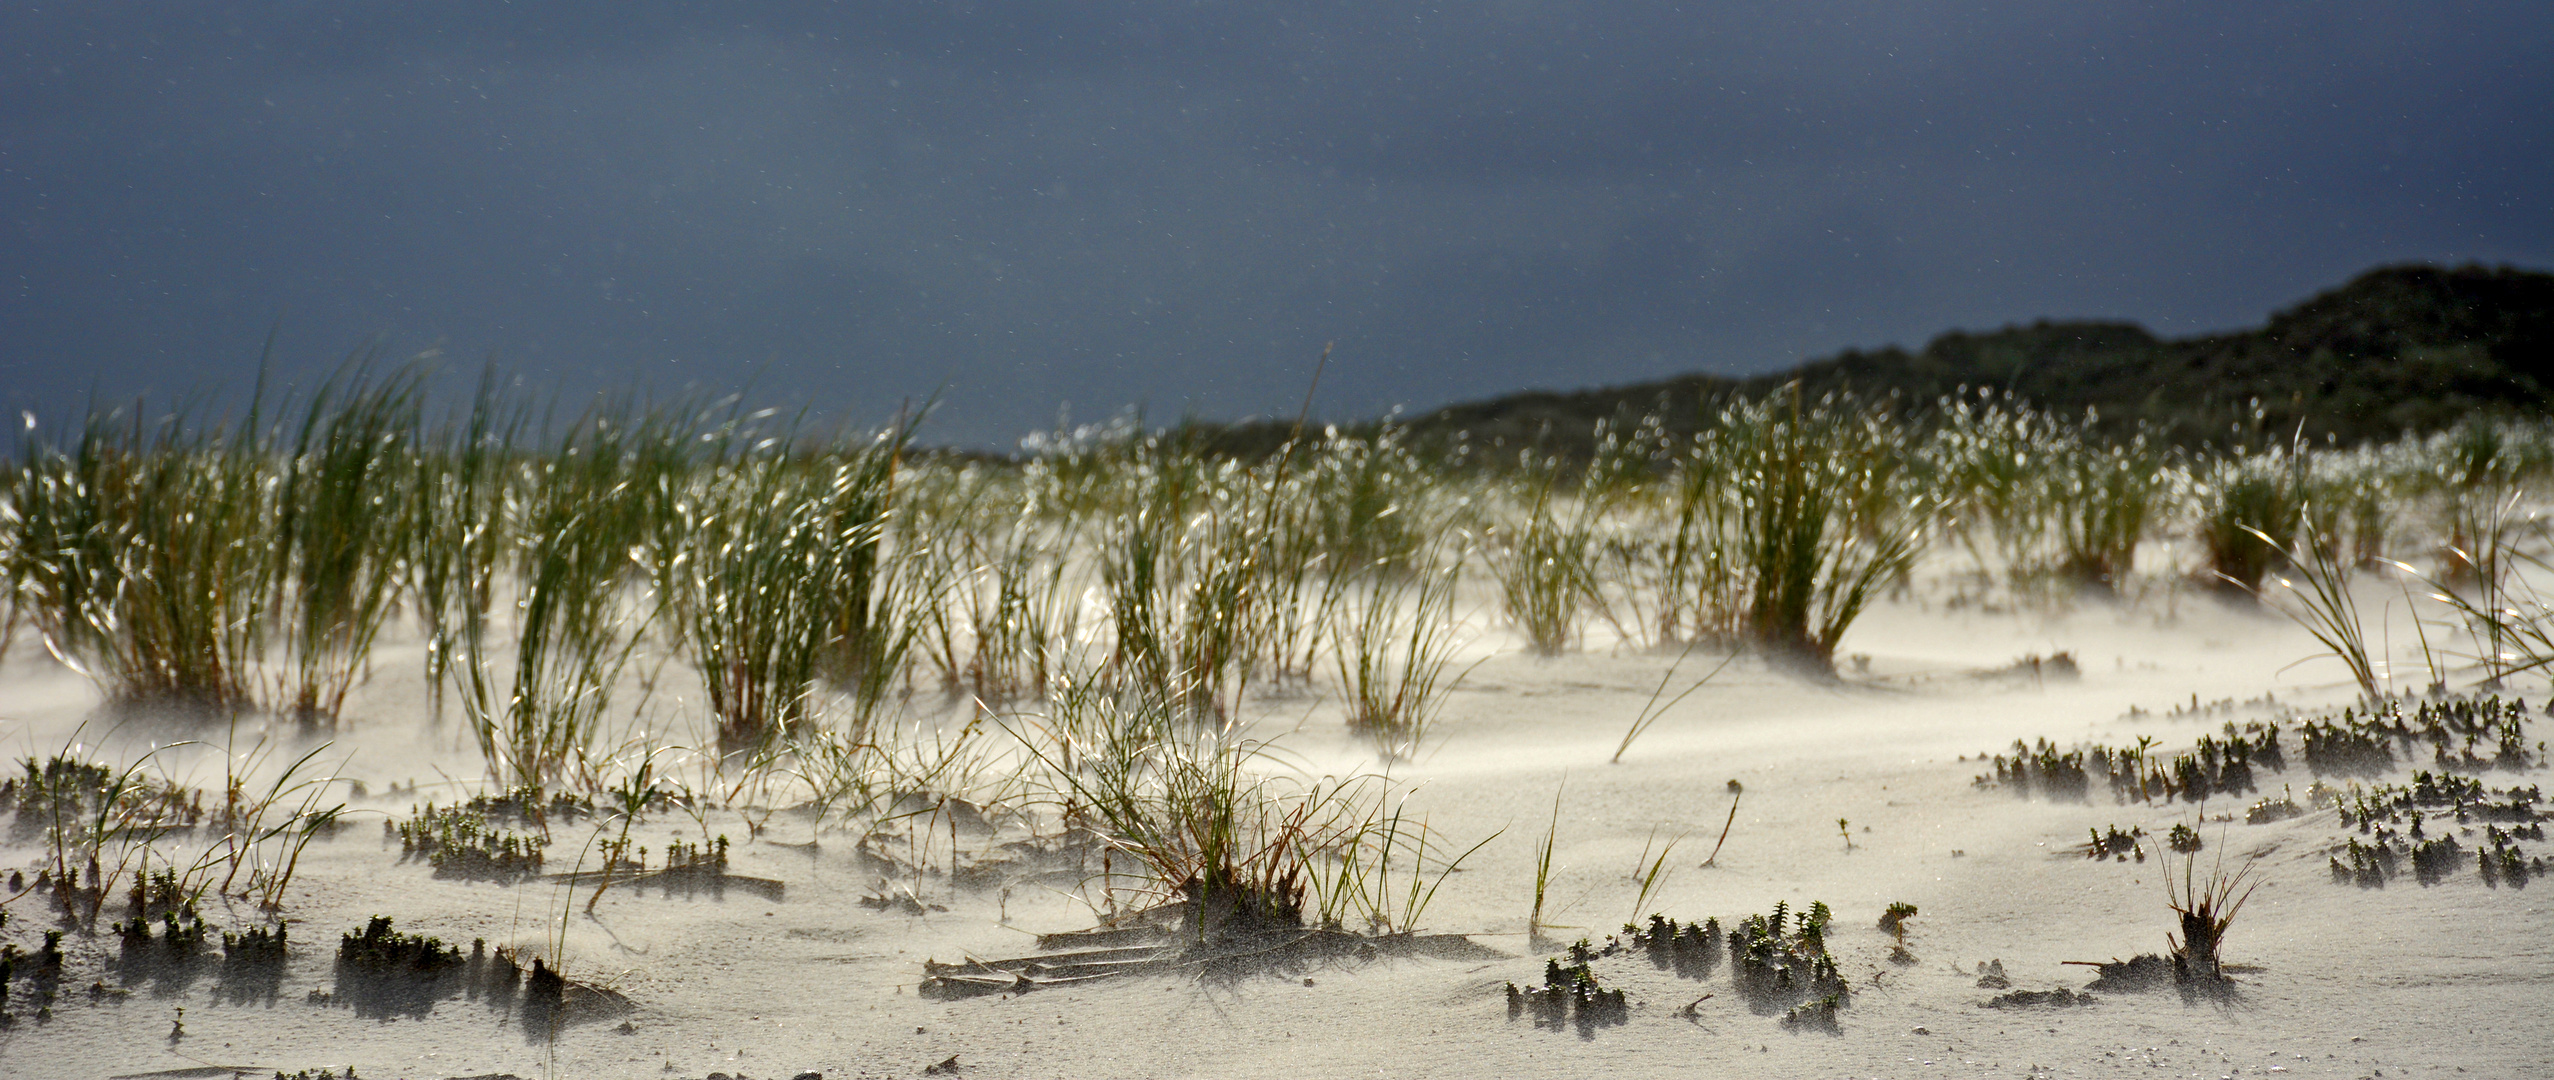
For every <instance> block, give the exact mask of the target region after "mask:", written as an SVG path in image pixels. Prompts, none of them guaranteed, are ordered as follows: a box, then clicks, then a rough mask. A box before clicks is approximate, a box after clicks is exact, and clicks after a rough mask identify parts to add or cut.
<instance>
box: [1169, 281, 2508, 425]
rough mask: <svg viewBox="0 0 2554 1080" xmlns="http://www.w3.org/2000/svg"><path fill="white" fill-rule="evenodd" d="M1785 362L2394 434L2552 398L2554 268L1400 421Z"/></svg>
mask: <svg viewBox="0 0 2554 1080" xmlns="http://www.w3.org/2000/svg"><path fill="white" fill-rule="evenodd" d="M1792 382H1798V383H1799V384H1800V387H1801V390H1802V392H1803V393H1804V394H1805V395H1806V396H1808V397H1811V398H1816V397H1819V396H1823V395H1825V394H1828V393H1830V392H1839V391H1842V392H1849V393H1851V394H1852V395H1853V396H1855V397H1857V398H1860V399H1861V400H1864V401H1868V402H1890V403H1893V408H1894V409H1895V410H1896V411H1899V412H1902V413H1906V414H1910V415H1914V414H1923V413H1928V412H1930V411H1932V410H1933V409H1935V408H1936V403H1937V402H1938V401H1940V400H1941V399H1942V398H1944V397H1945V396H1947V395H1953V394H1956V393H1958V392H1959V391H1961V390H1962V389H1964V388H1965V389H1968V390H1970V391H1972V392H1974V391H1977V390H1981V389H1983V390H1987V391H1990V392H2003V393H2009V394H2010V395H2011V396H2012V397H2013V398H2015V399H2018V400H2019V401H2020V402H2022V403H2025V404H2028V405H2030V406H2032V407H2034V408H2036V409H2039V410H2041V411H2043V412H2048V413H2053V414H2056V415H2059V416H2067V417H2080V416H2083V415H2085V414H2086V413H2087V412H2088V411H2090V412H2092V413H2094V414H2095V417H2094V420H2093V422H2092V424H2091V425H2090V427H2091V428H2092V429H2093V431H2095V432H2096V433H2098V434H2101V435H2104V436H2107V437H2110V438H2113V439H2124V438H2127V437H2129V436H2131V435H2134V434H2136V433H2138V432H2140V431H2141V430H2142V431H2143V432H2144V433H2145V434H2146V435H2147V437H2148V438H2149V439H2150V440H2154V441H2158V442H2162V443H2168V444H2172V445H2178V446H2185V447H2201V446H2226V445H2229V444H2238V443H2249V444H2251V445H2255V446H2259V445H2263V444H2265V443H2273V442H2278V443H2284V442H2286V441H2288V440H2289V439H2290V438H2292V437H2294V436H2296V435H2297V434H2299V433H2302V434H2303V436H2304V438H2305V439H2307V440H2308V441H2309V442H2311V443H2313V444H2315V445H2333V444H2338V445H2342V446H2355V445H2359V444H2363V443H2370V442H2385V441H2389V440H2392V439H2395V438H2398V437H2400V436H2404V435H2420V434H2427V433H2429V432H2432V431H2437V430H2439V429H2442V428H2445V427H2448V426H2451V425H2453V424H2455V423H2456V422H2457V421H2458V420H2460V419H2464V418H2467V417H2473V416H2478V415H2479V416H2489V417H2501V418H2518V417H2532V416H2542V415H2545V414H2547V413H2548V412H2549V411H2554V274H2549V273H2542V272H2538V271H2533V270H2523V269H2518V268H2515V267H2507V266H2502V267H2484V266H2474V265H2468V266H2459V267H2454V268H2442V267H2436V266H2428V265H2419V264H2410V265H2399V266H2386V267H2379V268H2377V269H2373V270H2370V271H2367V272H2366V273H2363V274H2360V275H2359V276H2358V277H2355V278H2352V279H2351V280H2350V281H2349V282H2348V283H2346V284H2344V285H2342V286H2340V287H2339V288H2335V289H2331V290H2328V291H2326V292H2322V293H2319V294H2317V295H2315V296H2313V297H2311V298H2309V299H2307V300H2305V301H2304V302H2302V303H2299V304H2296V305H2295V306H2293V307H2289V308H2287V309H2285V310H2282V311H2280V312H2277V313H2275V314H2273V315H2272V316H2271V317H2270V320H2269V322H2268V323H2266V324H2265V325H2263V326H2260V327H2257V328H2253V329H2247V330H2235V331H2229V332H2225V333H2217V334H2206V335H2201V336H2198V337H2188V338H2161V337H2157V336H2155V335H2154V334H2153V333H2150V332H2149V331H2147V330H2146V329H2145V328H2144V327H2141V326H2138V325H2136V324H2135V323H2128V322H2114V321H2098V320H2076V321H2049V320H2042V321H2039V322H2035V323H2032V324H2030V325H2027V326H2008V327H2005V328H2003V329H2000V330H1991V331H1984V332H1972V331H1953V332H1950V333H1946V334H1943V335H1941V336H1939V337H1936V338H1934V339H1933V340H1932V341H1931V342H1929V343H1927V344H1926V345H1925V346H1924V347H1923V348H1922V349H1920V350H1916V351H1913V352H1909V351H1907V350H1905V349H1902V348H1899V347H1897V346H1889V347H1886V348H1881V349H1875V350H1871V351H1868V352H1866V351H1861V350H1847V351H1845V352H1843V353H1840V354H1837V355H1835V356H1830V357H1826V358H1823V359H1817V360H1811V361H1807V362H1805V363H1802V364H1800V365H1799V366H1797V367H1793V368H1789V369H1786V370H1782V371H1776V372H1769V373H1766V374H1762V375H1753V376H1742V377H1732V376H1722V375H1710V374H1693V375H1682V376H1678V377H1676V378H1672V379H1667V380H1663V381H1658V382H1648V383H1638V384H1633V385H1628V386H1613V387H1602V388H1596V389H1586V390H1572V391H1547V390H1536V391H1526V392H1522V393H1516V394H1509V395H1505V396H1502V397H1497V398H1491V399H1489V400H1486V401H1475V402H1465V403H1461V404H1456V405H1449V406H1446V407H1445V408H1442V409H1438V410H1436V411H1434V412H1430V413H1426V414H1424V415H1420V416H1417V417H1414V418H1411V419H1409V420H1408V421H1406V422H1404V424H1403V426H1404V427H1405V428H1406V430H1407V435H1408V438H1409V441H1410V442H1411V443H1412V444H1413V445H1415V446H1419V447H1433V448H1438V449H1449V448H1451V447H1453V446H1456V445H1458V444H1465V443H1468V444H1469V445H1470V446H1471V447H1473V448H1475V449H1476V450H1477V449H1481V448H1487V447H1501V446H1503V447H1533V448H1536V449H1539V450H1540V451H1542V452H1543V453H1545V454H1551V455H1558V456H1560V457H1562V458H1565V459H1571V460H1585V459H1586V458H1587V457H1589V456H1590V455H1591V454H1592V453H1593V452H1594V450H1595V436H1594V435H1593V434H1592V433H1593V432H1594V430H1595V424H1596V422H1597V421H1600V420H1609V419H1611V420H1616V421H1621V420H1624V419H1626V418H1630V417H1640V416H1656V417H1660V418H1663V419H1664V420H1665V421H1666V422H1667V423H1668V424H1669V425H1670V427H1671V430H1670V431H1669V432H1668V434H1671V435H1683V434H1690V433H1691V430H1692V429H1693V428H1694V427H1696V426H1698V425H1700V424H1701V423H1702V422H1703V420H1704V418H1705V417H1708V416H1709V415H1711V413H1712V412H1713V411H1714V410H1715V408H1716V406H1717V405H1718V404H1719V403H1721V402H1724V401H1727V400H1730V399H1733V398H1747V399H1753V398H1762V397H1764V396H1765V395H1767V394H1769V393H1771V392H1773V391H1775V390H1777V389H1780V388H1781V387H1783V386H1784V385H1786V384H1788V383H1792ZM1680 425H1681V427H1680ZM1291 426H1292V424H1291V421H1286V420H1251V421H1243V422H1239V423H1234V424H1214V423H1197V424H1191V425H1187V427H1188V428H1190V429H1191V432H1192V434H1193V435H1194V436H1195V437H1196V438H1197V440H1198V441H1199V442H1200V443H1201V444H1203V445H1204V446H1206V447H1209V448H1211V450H1212V451H1214V452H1219V453H1224V454H1230V455H1234V456H1240V457H1256V456H1259V455H1262V454H1266V453H1271V452H1274V451H1275V449H1276V448H1277V447H1279V446H1281V445H1283V444H1284V442H1285V441H1286V437H1287V433H1288V431H1289V430H1290V428H1291ZM1373 426H1374V423H1373V422H1371V421H1369V422H1366V423H1362V424H1356V425H1342V427H1343V429H1353V430H1357V431H1360V432H1362V431H1365V430H1367V429H1369V428H1372V427H1373ZM1494 457H1504V455H1494Z"/></svg>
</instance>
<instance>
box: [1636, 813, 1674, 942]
mask: <svg viewBox="0 0 2554 1080" xmlns="http://www.w3.org/2000/svg"><path fill="white" fill-rule="evenodd" d="M1684 839H1685V834H1684V833H1677V834H1676V835H1675V836H1672V837H1670V838H1668V841H1667V845H1666V846H1665V847H1661V848H1659V849H1658V857H1657V858H1655V859H1653V858H1650V855H1649V853H1650V846H1651V844H1654V843H1656V842H1657V840H1658V830H1657V829H1655V828H1653V829H1651V830H1650V833H1649V840H1648V841H1646V842H1644V843H1642V845H1641V857H1640V859H1639V860H1638V861H1635V862H1634V863H1633V864H1632V880H1634V881H1636V882H1639V883H1640V886H1641V891H1640V895H1639V896H1637V897H1635V898H1633V900H1632V914H1631V918H1630V919H1629V920H1626V921H1628V922H1638V921H1639V920H1640V917H1641V912H1642V911H1644V910H1647V909H1648V908H1649V898H1650V897H1651V896H1652V895H1654V894H1656V893H1657V892H1658V887H1659V885H1660V884H1661V883H1662V882H1664V881H1666V880H1667V857H1668V855H1669V854H1670V853H1672V852H1674V851H1675V850H1676V845H1677V843H1678V842H1680V841H1682V840H1684Z"/></svg>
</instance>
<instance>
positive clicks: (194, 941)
mask: <svg viewBox="0 0 2554 1080" xmlns="http://www.w3.org/2000/svg"><path fill="white" fill-rule="evenodd" d="M151 925H152V924H151V921H150V920H148V919H144V918H142V917H140V916H138V915H137V916H135V917H133V918H131V919H128V920H126V921H124V922H120V923H116V924H114V926H113V929H114V930H115V933H116V936H117V937H119V938H122V939H123V942H124V962H125V963H127V964H134V963H140V962H159V963H184V962H186V961H188V960H192V959H194V957H195V953H196V950H198V949H200V948H202V947H203V945H204V937H205V932H206V930H205V926H204V916H202V915H199V914H196V912H195V909H194V908H192V907H189V908H187V909H186V912H185V914H184V915H183V916H182V917H181V916H180V915H179V913H177V912H174V911H170V912H165V913H163V914H162V915H161V917H160V925H161V926H162V927H164V930H163V931H162V933H161V934H160V935H159V936H158V937H156V938H154V937H152V936H151Z"/></svg>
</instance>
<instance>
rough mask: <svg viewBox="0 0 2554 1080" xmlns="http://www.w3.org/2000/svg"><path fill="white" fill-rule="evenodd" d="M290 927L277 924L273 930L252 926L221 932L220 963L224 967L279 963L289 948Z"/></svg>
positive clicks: (247, 966)
mask: <svg viewBox="0 0 2554 1080" xmlns="http://www.w3.org/2000/svg"><path fill="white" fill-rule="evenodd" d="M291 933H292V930H291V928H290V927H287V926H284V925H282V924H280V923H279V924H277V925H276V927H275V928H274V929H273V930H268V929H267V928H265V927H263V926H252V927H249V928H248V929H247V930H245V931H242V932H239V933H236V934H234V933H232V932H230V931H228V930H225V931H223V932H222V963H223V965H224V966H226V967H232V968H251V967H262V966H266V965H273V964H281V963H283V962H284V956H285V954H286V952H287V951H288V949H289V948H290V944H291V943H290V940H289V938H290V935H291Z"/></svg>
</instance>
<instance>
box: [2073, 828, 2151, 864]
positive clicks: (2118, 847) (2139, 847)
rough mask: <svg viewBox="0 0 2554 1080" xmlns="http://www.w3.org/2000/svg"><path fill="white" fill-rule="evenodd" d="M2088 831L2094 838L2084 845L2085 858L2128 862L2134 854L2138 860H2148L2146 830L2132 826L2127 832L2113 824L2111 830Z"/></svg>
mask: <svg viewBox="0 0 2554 1080" xmlns="http://www.w3.org/2000/svg"><path fill="white" fill-rule="evenodd" d="M2086 831H2087V832H2089V833H2091V834H2092V839H2091V840H2089V841H2087V842H2086V843H2085V845H2084V857H2085V858H2087V859H2110V860H2113V861H2116V862H2127V861H2128V859H2129V856H2131V855H2134V856H2136V857H2137V861H2139V862H2145V861H2146V844H2145V842H2144V837H2145V836H2146V830H2144V829H2141V828H2137V827H2135V826H2130V827H2129V830H2128V831H2127V832H2121V831H2120V828H2119V826H2117V825H2113V826H2111V829H2110V831H2109V832H2103V831H2102V830H2100V829H2088V830H2086Z"/></svg>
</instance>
